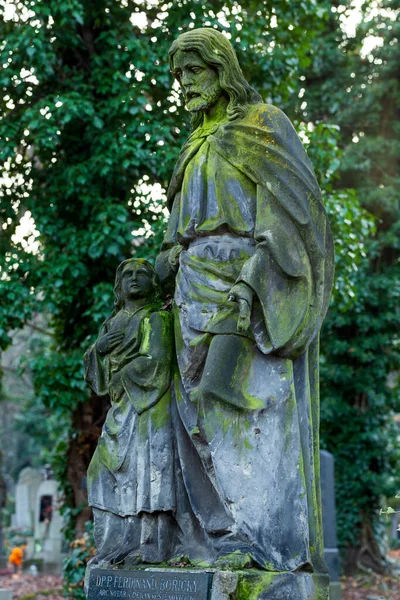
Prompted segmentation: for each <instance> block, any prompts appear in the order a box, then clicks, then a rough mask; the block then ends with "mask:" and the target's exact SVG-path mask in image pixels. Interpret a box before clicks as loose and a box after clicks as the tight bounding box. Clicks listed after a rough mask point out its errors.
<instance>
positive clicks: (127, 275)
mask: <svg viewBox="0 0 400 600" xmlns="http://www.w3.org/2000/svg"><path fill="white" fill-rule="evenodd" d="M152 290H153V283H152V280H151V274H150V273H149V272H148V270H147V269H146V267H144V266H143V265H142V264H140V263H129V264H127V265H126V267H125V268H124V270H123V271H122V275H121V296H122V299H123V300H127V299H128V298H132V299H135V298H146V297H147V296H150V295H151V293H152Z"/></svg>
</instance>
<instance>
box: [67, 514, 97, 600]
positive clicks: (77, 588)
mask: <svg viewBox="0 0 400 600" xmlns="http://www.w3.org/2000/svg"><path fill="white" fill-rule="evenodd" d="M94 554H95V547H94V539H93V523H91V522H90V521H88V522H87V523H86V531H85V533H84V535H83V536H82V537H81V538H80V539H76V540H74V541H73V542H72V543H71V552H70V554H69V556H68V557H67V558H66V559H65V560H64V569H63V573H64V593H65V596H66V597H68V598H75V600H86V595H85V593H84V591H83V582H84V578H85V569H86V564H87V562H88V560H89V559H90V558H92V556H94Z"/></svg>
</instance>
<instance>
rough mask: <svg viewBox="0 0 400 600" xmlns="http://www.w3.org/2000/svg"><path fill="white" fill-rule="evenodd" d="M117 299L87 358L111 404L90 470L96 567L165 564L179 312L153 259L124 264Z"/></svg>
mask: <svg viewBox="0 0 400 600" xmlns="http://www.w3.org/2000/svg"><path fill="white" fill-rule="evenodd" d="M114 294H115V309H114V311H113V313H112V314H111V315H110V316H109V317H108V318H107V319H106V321H105V322H104V324H103V326H102V328H101V330H100V334H99V337H98V339H97V341H96V342H95V344H94V345H93V346H92V347H91V348H90V349H89V350H88V351H87V352H86V354H85V358H84V361H85V379H86V381H87V382H88V383H89V385H90V386H91V388H92V389H93V391H94V392H95V393H96V394H98V395H99V396H102V395H105V394H109V396H110V400H111V408H110V410H109V412H108V415H107V418H106V421H105V424H104V427H103V431H102V434H101V436H100V438H99V442H98V446H97V449H96V451H95V453H94V455H93V458H92V461H91V463H90V466H89V469H88V493H89V504H90V506H92V507H93V512H94V536H95V543H96V547H97V554H96V556H95V557H94V558H93V559H92V560H91V561H90V566H89V568H92V567H95V566H103V567H105V566H109V565H112V564H124V565H128V564H136V563H158V562H163V561H164V560H166V559H167V558H169V557H170V556H171V555H172V554H173V550H172V547H173V545H174V540H175V534H174V532H175V530H176V525H175V520H174V516H173V515H174V511H175V491H174V461H173V442H172V434H171V422H170V382H171V377H172V373H171V369H172V355H173V341H172V340H173V338H172V335H173V332H172V319H171V315H170V314H169V313H168V312H167V311H165V310H161V308H160V307H161V301H160V287H159V280H158V276H157V274H156V272H155V270H154V269H153V267H152V266H151V264H150V263H149V262H147V261H145V260H142V259H129V260H125V261H123V262H122V263H121V264H120V265H119V267H118V269H117V272H116V278H115V287H114Z"/></svg>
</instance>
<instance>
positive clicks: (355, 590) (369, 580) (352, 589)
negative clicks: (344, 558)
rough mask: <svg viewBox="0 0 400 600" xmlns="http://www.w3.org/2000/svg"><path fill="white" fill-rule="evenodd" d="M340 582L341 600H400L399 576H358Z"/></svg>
mask: <svg viewBox="0 0 400 600" xmlns="http://www.w3.org/2000/svg"><path fill="white" fill-rule="evenodd" d="M341 582H342V590H343V600H400V576H399V575H387V576H382V575H358V576H357V577H343V578H342V579H341Z"/></svg>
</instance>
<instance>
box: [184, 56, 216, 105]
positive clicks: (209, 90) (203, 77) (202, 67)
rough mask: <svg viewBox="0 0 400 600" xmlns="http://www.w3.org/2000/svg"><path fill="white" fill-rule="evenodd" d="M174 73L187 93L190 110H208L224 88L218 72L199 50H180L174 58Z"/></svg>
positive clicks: (186, 97)
mask: <svg viewBox="0 0 400 600" xmlns="http://www.w3.org/2000/svg"><path fill="white" fill-rule="evenodd" d="M173 73H174V76H175V77H176V79H177V80H178V81H179V84H180V86H181V88H182V89H183V92H184V94H185V101H186V108H187V109H188V110H189V111H190V112H208V110H209V109H210V108H211V107H212V106H214V104H215V103H216V102H217V100H218V99H219V97H220V96H221V93H222V90H221V86H220V83H219V77H218V73H217V71H216V70H215V69H213V68H212V67H210V65H208V64H207V63H205V62H204V60H203V59H202V58H201V56H200V55H199V54H198V53H197V52H190V51H187V52H183V51H182V50H178V51H177V52H176V53H175V54H174V58H173Z"/></svg>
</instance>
